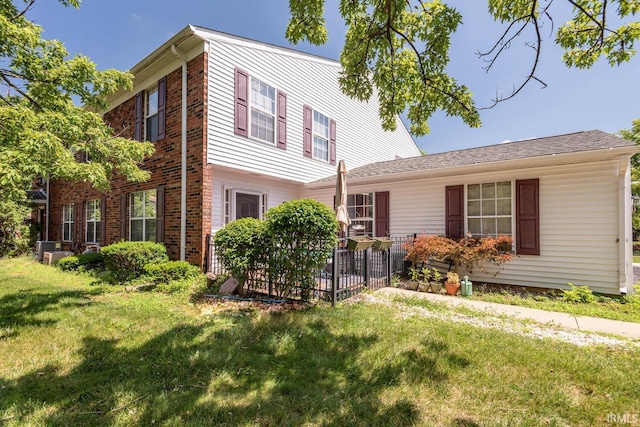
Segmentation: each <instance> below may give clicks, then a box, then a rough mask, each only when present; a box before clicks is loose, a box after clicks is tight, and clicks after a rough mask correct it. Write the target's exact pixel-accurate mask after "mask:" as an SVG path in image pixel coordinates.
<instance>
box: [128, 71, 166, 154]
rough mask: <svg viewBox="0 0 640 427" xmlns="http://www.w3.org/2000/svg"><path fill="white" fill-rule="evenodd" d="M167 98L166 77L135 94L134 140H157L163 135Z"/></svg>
mask: <svg viewBox="0 0 640 427" xmlns="http://www.w3.org/2000/svg"><path fill="white" fill-rule="evenodd" d="M166 99H167V77H166V76H165V77H163V78H161V79H160V80H158V84H157V85H156V86H155V87H153V88H151V89H147V90H142V91H140V92H138V93H137V94H136V98H135V116H136V123H135V128H134V139H135V140H136V141H143V140H146V141H151V142H154V141H158V140H160V139H164V137H165V116H166V114H165V113H166Z"/></svg>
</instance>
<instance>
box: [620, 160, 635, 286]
mask: <svg viewBox="0 0 640 427" xmlns="http://www.w3.org/2000/svg"><path fill="white" fill-rule="evenodd" d="M630 158H631V156H630V155H628V154H627V155H624V156H622V158H621V159H620V170H619V172H618V209H619V211H618V236H619V237H618V260H619V261H618V262H619V266H618V280H619V284H620V293H621V294H625V293H626V294H627V295H632V294H633V252H632V249H631V240H632V239H633V236H632V233H631V209H632V208H631V201H632V200H631V167H630V163H629V159H630Z"/></svg>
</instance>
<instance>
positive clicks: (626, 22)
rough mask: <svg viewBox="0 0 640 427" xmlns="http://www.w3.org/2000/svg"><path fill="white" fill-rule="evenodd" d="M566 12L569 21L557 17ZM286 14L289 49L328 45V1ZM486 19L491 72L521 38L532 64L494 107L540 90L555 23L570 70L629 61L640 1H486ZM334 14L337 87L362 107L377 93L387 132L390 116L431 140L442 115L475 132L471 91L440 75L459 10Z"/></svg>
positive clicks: (394, 5)
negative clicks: (492, 30)
mask: <svg viewBox="0 0 640 427" xmlns="http://www.w3.org/2000/svg"><path fill="white" fill-rule="evenodd" d="M567 2H568V3H569V4H570V5H571V6H572V14H571V16H557V13H559V12H557V11H558V10H559V9H560V7H561V6H562V5H563V4H564V5H566V3H567ZM289 5H290V9H291V20H290V23H289V26H288V28H287V33H286V36H287V38H288V39H289V41H291V42H292V43H298V42H300V41H304V40H306V41H309V42H310V43H313V44H323V43H325V42H326V41H327V31H326V28H325V20H324V17H323V15H324V0H290V1H289ZM488 11H489V13H490V14H491V16H492V17H493V18H494V19H495V20H496V21H499V22H500V23H502V24H504V25H505V30H504V33H503V34H502V36H501V37H499V38H498V40H496V42H495V44H494V45H493V46H492V47H490V48H489V50H487V51H485V52H480V53H479V55H480V57H481V58H483V59H484V60H485V61H487V69H490V68H491V67H492V66H493V64H494V63H495V61H496V60H498V58H500V57H501V56H502V54H503V53H504V52H505V50H506V49H507V48H508V47H509V46H510V45H511V44H512V43H513V42H514V41H515V40H516V39H517V38H519V37H523V38H525V39H526V41H525V44H526V45H527V46H529V47H531V48H532V50H531V52H532V55H533V58H532V65H531V67H530V69H529V72H528V73H527V75H526V76H525V77H524V78H523V80H522V82H521V84H520V85H518V86H516V87H515V88H514V89H513V91H512V92H511V93H510V94H508V95H505V96H500V97H496V98H495V99H494V100H493V101H492V105H495V104H496V103H498V102H501V101H504V100H506V99H509V98H511V97H513V96H515V95H516V94H518V93H519V92H520V91H521V89H522V88H523V87H525V86H526V85H527V84H528V83H529V82H531V81H537V82H540V83H542V84H543V85H544V82H543V80H542V79H541V77H539V76H538V75H537V74H536V72H537V67H538V62H539V58H540V52H541V49H542V40H543V38H544V37H545V36H543V34H551V33H550V31H549V29H548V28H554V21H559V22H565V23H564V24H563V25H561V26H560V27H558V30H557V31H556V32H555V43H556V44H558V45H559V46H560V47H562V48H563V49H564V51H565V53H564V56H563V62H564V63H565V64H566V65H567V66H568V67H578V68H589V67H591V66H592V65H593V64H594V63H595V62H596V61H597V60H598V59H600V58H602V57H604V59H605V60H606V61H608V62H609V64H611V65H612V66H613V65H619V64H620V63H622V62H625V61H629V60H630V59H631V58H632V57H633V56H634V55H635V53H636V51H635V49H634V43H635V41H636V40H638V38H639V37H640V23H638V22H636V21H633V20H632V17H633V16H634V15H635V14H636V13H638V12H639V11H640V0H555V1H554V0H488ZM340 13H341V15H342V17H343V18H344V20H345V23H346V26H347V34H346V38H345V45H344V49H343V51H342V54H341V56H340V62H341V64H342V75H341V77H340V87H341V89H342V91H343V92H344V93H345V94H347V95H349V96H350V97H352V98H355V99H359V100H368V99H369V98H370V97H371V95H372V94H373V92H374V90H375V91H376V92H377V94H378V97H379V98H380V117H381V119H382V122H383V127H384V128H385V129H395V126H396V120H395V115H396V114H400V113H403V112H405V111H406V112H407V116H408V118H409V120H410V121H411V132H412V133H413V134H415V135H424V134H427V133H428V132H429V126H428V119H429V118H430V117H431V116H432V115H433V113H434V112H435V111H436V110H438V109H441V110H443V111H444V112H445V113H446V114H448V115H452V116H458V117H460V118H461V119H462V120H463V121H464V122H465V123H467V124H468V125H469V126H476V127H477V126H480V116H479V113H478V108H477V106H476V105H475V103H474V100H473V98H472V94H471V91H470V90H469V88H467V87H466V86H465V85H463V84H460V83H458V82H457V81H456V79H454V78H453V77H452V76H450V75H449V74H448V72H447V69H446V67H447V64H448V63H449V47H450V38H451V35H452V34H453V33H454V32H455V31H456V30H457V28H458V26H459V25H460V23H461V22H462V16H461V14H460V13H459V12H458V11H457V10H456V9H455V7H453V6H451V5H449V4H447V2H444V1H441V0H431V1H428V0H341V1H340ZM469 18H470V19H473V17H469ZM543 27H544V28H547V29H546V33H545V32H543V31H542V29H543Z"/></svg>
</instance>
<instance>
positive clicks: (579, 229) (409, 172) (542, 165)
mask: <svg viewBox="0 0 640 427" xmlns="http://www.w3.org/2000/svg"><path fill="white" fill-rule="evenodd" d="M638 151H639V150H638V146H637V145H635V144H634V143H632V142H629V141H625V140H623V139H620V138H618V137H615V136H613V135H610V134H607V133H604V132H601V131H598V130H593V131H588V132H577V133H572V134H567V135H558V136H552V137H548V138H538V139H531V140H524V141H518V142H510V143H503V144H498V145H492V146H486V147H478V148H472V149H467V150H460V151H452V152H447V153H441V154H433V155H428V156H423V157H415V158H407V159H400V160H392V161H383V162H376V163H370V164H367V165H364V166H360V167H352V168H350V171H349V173H348V175H347V187H348V192H349V194H350V197H351V199H350V200H351V202H350V206H349V210H350V212H351V213H352V217H353V216H354V215H353V214H354V213H355V214H356V215H355V216H356V218H352V220H354V223H355V224H360V225H364V228H365V229H366V230H368V231H369V232H370V233H371V234H373V235H385V234H390V235H410V234H414V233H418V234H443V235H448V236H451V237H461V236H464V235H466V233H471V234H473V235H496V234H509V235H511V236H513V239H514V247H515V252H516V254H517V256H516V258H515V259H514V260H513V261H511V262H510V263H508V264H506V266H505V268H504V270H503V271H502V272H500V274H499V275H497V276H496V277H491V276H487V275H483V274H481V273H480V272H479V271H474V272H473V274H471V280H473V281H477V282H483V281H490V282H493V283H501V284H508V285H520V286H532V287H546V288H556V289H557V288H566V287H567V283H569V282H570V283H573V284H575V285H588V286H589V287H591V289H593V290H594V291H597V292H601V293H604V294H625V293H626V294H631V293H632V292H633V265H632V260H633V258H632V247H631V243H632V230H631V212H632V198H631V189H630V187H631V182H630V181H631V180H630V163H629V159H630V157H631V155H633V154H634V153H637V152H638ZM334 182H335V177H327V178H324V179H320V180H317V181H315V182H313V183H309V184H306V185H305V187H304V191H303V192H302V196H303V197H311V198H314V199H317V200H320V201H324V202H325V203H328V204H331V203H332V198H333V194H334V191H335V190H334V185H335V184H334ZM381 212H382V213H381ZM358 213H365V214H364V215H358ZM361 228H362V227H361Z"/></svg>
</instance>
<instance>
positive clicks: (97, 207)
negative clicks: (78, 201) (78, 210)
mask: <svg viewBox="0 0 640 427" xmlns="http://www.w3.org/2000/svg"><path fill="white" fill-rule="evenodd" d="M101 210H102V209H101V202H100V199H95V200H89V201H87V212H86V216H85V218H86V236H85V242H87V243H98V242H100V240H101V238H102V235H101V232H102V212H101Z"/></svg>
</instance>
